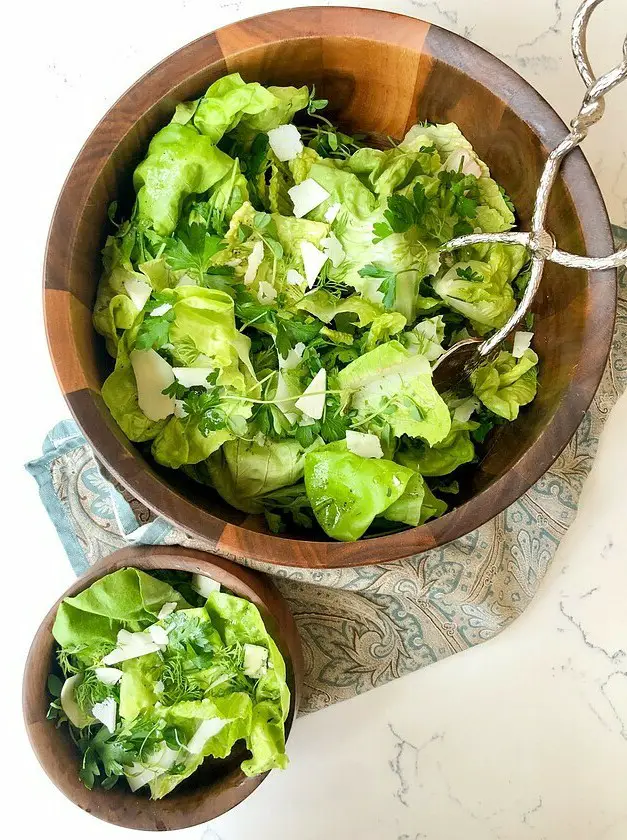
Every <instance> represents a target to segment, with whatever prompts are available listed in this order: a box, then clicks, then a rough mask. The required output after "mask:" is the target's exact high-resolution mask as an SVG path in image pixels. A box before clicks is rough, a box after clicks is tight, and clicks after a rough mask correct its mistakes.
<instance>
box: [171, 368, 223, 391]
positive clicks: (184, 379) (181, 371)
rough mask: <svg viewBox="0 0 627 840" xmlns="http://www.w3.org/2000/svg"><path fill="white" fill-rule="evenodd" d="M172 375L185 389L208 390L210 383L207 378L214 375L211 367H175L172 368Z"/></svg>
mask: <svg viewBox="0 0 627 840" xmlns="http://www.w3.org/2000/svg"><path fill="white" fill-rule="evenodd" d="M172 373H173V374H174V376H175V377H176V379H177V380H178V381H179V382H180V383H181V385H183V387H185V388H194V387H201V388H208V387H209V383H208V382H207V377H208V376H211V374H212V373H213V368H210V367H191V368H187V367H175V368H172Z"/></svg>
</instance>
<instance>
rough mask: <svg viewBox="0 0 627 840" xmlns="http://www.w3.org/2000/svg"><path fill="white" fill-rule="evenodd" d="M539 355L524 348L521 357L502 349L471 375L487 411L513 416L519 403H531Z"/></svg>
mask: <svg viewBox="0 0 627 840" xmlns="http://www.w3.org/2000/svg"><path fill="white" fill-rule="evenodd" d="M537 364H538V356H537V355H536V353H534V351H533V350H525V352H524V353H523V355H522V357H521V358H520V359H515V358H514V357H513V356H512V354H511V353H510V352H508V351H507V350H502V351H501V352H500V353H499V355H498V356H497V357H496V359H495V360H494V361H493V362H486V363H485V364H483V365H481V367H480V368H478V369H477V370H476V371H474V372H473V373H472V375H471V377H470V379H471V383H472V387H473V391H474V393H475V395H476V396H477V397H478V398H479V399H480V400H481V402H482V403H483V404H484V405H485V407H486V408H488V409H489V410H490V411H492V412H494V414H497V415H498V416H499V417H503V418H505V420H515V419H516V418H517V417H518V412H519V411H520V407H521V406H523V405H527V404H528V403H530V402H531V401H532V400H533V398H534V397H535V395H536V390H537V385H538V383H537V367H536V366H537Z"/></svg>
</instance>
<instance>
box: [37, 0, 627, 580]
mask: <svg viewBox="0 0 627 840" xmlns="http://www.w3.org/2000/svg"><path fill="white" fill-rule="evenodd" d="M234 70H238V71H239V72H241V73H242V75H243V76H244V77H245V78H246V79H250V80H253V79H255V80H258V81H261V82H263V83H267V84H309V85H311V84H315V85H316V89H317V91H318V93H319V95H321V96H324V97H326V98H328V99H329V100H330V110H331V112H332V114H333V116H334V117H335V118H336V119H338V120H339V122H340V124H341V125H342V126H343V127H345V128H348V129H349V130H356V129H364V130H370V131H373V132H377V133H383V134H385V133H391V134H394V135H398V136H400V135H402V134H403V132H404V131H405V129H406V128H407V127H408V126H409V125H411V124H412V123H413V122H414V121H415V120H417V119H429V120H433V121H438V122H448V121H455V122H457V123H458V124H459V126H460V127H461V129H462V131H463V132H464V133H465V134H466V136H467V137H468V138H469V140H470V141H471V142H472V143H473V145H474V146H475V148H476V149H477V151H478V152H479V154H480V155H481V156H482V157H483V158H484V159H485V160H486V162H487V163H488V165H489V166H490V168H491V170H492V173H493V175H494V177H495V178H496V179H497V181H498V182H499V183H501V184H502V185H503V186H504V187H505V189H506V190H507V191H508V192H509V194H510V195H511V196H512V198H513V200H514V202H515V204H516V207H517V209H518V210H519V214H520V219H521V226H522V227H526V226H528V224H529V221H530V218H531V213H532V209H533V200H534V196H535V191H536V187H537V184H538V179H539V176H540V172H541V170H542V167H543V164H544V161H545V160H546V157H547V154H548V151H549V150H550V149H552V148H553V147H554V146H555V145H556V144H557V143H558V142H559V140H560V139H561V138H562V137H563V136H564V135H565V134H566V127H565V126H564V124H563V123H562V121H561V120H560V119H559V117H558V116H557V115H556V114H555V112H554V111H553V110H552V109H551V108H550V106H549V105H548V104H547V103H546V102H545V101H544V99H542V97H541V96H540V95H539V94H538V93H537V92H536V91H535V90H534V89H533V88H532V87H531V86H530V85H528V84H527V83H526V82H525V81H524V80H523V79H521V78H520V76H518V75H517V74H516V73H515V72H514V71H513V70H511V69H510V68H508V67H507V66H506V65H504V64H503V63H502V62H501V61H499V60H498V59H496V58H495V57H494V56H492V55H490V54H489V53H487V52H486V51H485V50H482V49H481V48H479V47H477V46H476V45H474V44H472V43H471V42H469V41H467V40H465V39H464V38H461V37H459V36H457V35H454V34H452V33H450V32H447V31H446V30H444V29H440V28H439V27H436V26H429V25H428V24H426V23H424V22H423V21H418V20H415V19H413V18H407V17H403V16H400V15H394V14H390V13H387V12H378V11H372V10H365V9H347V8H332V9H327V8H322V7H315V8H305V9H296V10H290V11H281V12H274V13H271V14H269V15H262V16H261V17H257V18H251V19H249V20H246V21H243V22H241V23H237V24H233V25H232V26H227V27H225V28H224V29H221V30H219V31H218V32H216V33H215V34H214V35H210V36H206V38H204V39H200V40H199V41H196V42H194V43H193V44H190V45H189V46H187V47H184V48H183V49H182V50H180V51H179V52H178V53H175V54H174V55H172V56H170V58H168V59H166V60H165V61H164V62H162V63H161V64H160V65H159V66H158V67H157V68H155V70H154V71H151V72H150V73H148V74H147V75H146V76H144V78H143V79H141V80H140V81H139V82H138V83H137V84H136V85H135V86H134V87H133V88H131V90H130V91H129V92H128V93H127V94H125V96H124V97H122V99H121V100H120V101H119V103H117V104H116V105H115V106H114V107H113V109H112V110H111V111H110V112H109V114H107V116H106V117H105V118H104V119H103V121H102V122H101V123H100V124H99V126H98V127H97V128H96V129H95V131H94V133H93V134H92V135H91V137H90V138H89V140H88V141H87V143H86V145H85V147H84V148H83V151H82V152H81V154H80V156H79V158H78V161H77V164H76V165H75V167H74V169H73V170H72V172H71V173H70V176H69V178H68V181H67V183H66V185H65V187H64V190H63V193H62V195H61V199H60V202H59V206H58V209H57V212H56V214H55V217H54V220H53V224H52V228H51V235H50V244H49V248H48V252H47V259H46V285H47V287H48V288H54V289H63V290H66V291H69V292H71V293H72V294H73V295H74V296H75V297H77V298H78V299H80V300H81V301H83V302H84V303H85V304H87V305H89V304H90V303H91V301H92V300H93V297H94V294H95V289H96V284H97V279H98V274H99V254H98V247H99V244H100V243H101V242H102V239H103V236H104V220H105V213H106V206H107V204H108V202H109V200H111V199H113V198H114V197H116V196H117V195H118V193H120V192H121V193H122V195H123V196H127V197H128V196H129V185H130V182H131V173H132V168H133V165H134V163H135V162H137V161H138V160H139V159H140V158H141V156H142V154H143V153H144V152H145V147H146V143H147V140H148V138H149V136H150V135H151V133H152V132H154V131H155V130H156V129H157V128H158V127H159V126H160V125H161V124H163V123H165V122H166V121H167V120H168V118H169V116H170V115H171V114H172V111H173V108H174V105H175V102H176V101H177V99H184V98H189V97H192V96H197V95H199V94H200V93H202V91H203V89H204V88H205V87H206V86H207V84H208V83H209V82H210V81H212V80H213V79H215V78H217V77H218V76H220V75H222V74H223V73H224V72H226V71H234ZM127 200H128V199H127ZM548 225H549V228H550V229H551V230H552V231H553V233H554V234H555V236H556V238H557V240H558V242H559V244H560V246H561V247H563V248H565V249H569V250H573V251H576V252H579V253H591V254H606V253H610V251H611V250H612V237H611V229H610V226H609V222H608V219H607V214H606V212H605V207H604V204H603V200H602V198H601V196H600V193H599V190H598V187H597V184H596V182H595V180H594V178H593V176H592V173H591V171H590V168H589V166H588V164H587V162H586V160H585V158H584V156H583V154H582V153H581V152H580V151H576V152H574V153H572V154H571V155H570V156H569V158H568V159H567V161H566V163H565V165H564V167H563V170H562V173H561V175H560V177H559V178H558V180H557V183H556V187H555V190H554V192H553V194H552V197H551V202H550V206H549V213H548ZM68 237H69V239H68ZM68 241H69V244H68ZM69 300H70V296H69V295H68V297H67V301H69ZM67 305H68V306H69V303H68V304H67ZM615 308H616V274H615V272H613V271H608V272H581V271H572V270H568V269H565V268H562V267H559V266H552V265H551V266H548V267H547V270H546V274H545V277H544V280H543V284H542V287H541V289H540V292H539V294H538V297H537V300H536V303H535V311H536V316H537V317H536V321H535V331H536V346H537V349H538V351H539V355H540V359H541V373H540V383H541V387H540V390H539V394H538V398H537V399H536V400H535V402H534V403H533V404H532V405H531V406H530V407H528V408H527V409H525V410H524V411H523V413H522V414H521V417H520V420H519V421H518V422H516V423H513V424H507V425H506V426H503V427H501V428H500V429H499V432H498V434H497V435H495V436H494V438H493V439H492V441H491V444H490V447H489V450H488V451H487V452H486V454H485V457H484V458H483V460H482V462H481V464H479V465H478V466H477V468H476V469H475V471H474V473H473V474H472V476H470V477H469V479H468V481H467V482H466V486H465V488H464V493H463V494H462V496H461V498H460V502H461V504H460V505H459V507H458V508H457V509H455V510H453V511H451V512H450V513H448V514H447V515H446V516H444V517H442V518H441V519H439V520H437V521H435V522H432V523H428V524H427V525H423V526H421V527H420V528H416V529H408V530H406V531H403V532H401V533H397V534H392V535H389V536H382V537H377V538H372V539H367V540H363V541H361V542H360V543H357V544H351V545H346V544H340V543H334V542H330V541H328V540H326V539H325V537H324V535H322V534H321V533H320V532H314V533H313V534H294V535H290V536H289V537H286V536H283V535H282V536H274V535H272V534H270V533H269V532H268V531H267V529H266V526H265V523H264V522H263V520H262V519H261V518H260V517H250V516H246V515H245V514H242V513H240V512H239V511H235V510H234V509H233V508H230V507H229V506H228V505H226V504H225V503H224V502H223V501H222V500H220V499H219V498H218V497H217V496H216V495H215V494H213V493H212V492H211V491H209V490H206V489H205V488H202V487H199V486H198V485H193V484H191V483H190V482H188V481H187V480H186V479H185V478H184V477H183V476H181V475H178V474H177V473H173V472H172V471H168V470H165V469H160V468H158V467H156V466H155V465H154V464H152V463H151V462H150V460H149V459H147V458H146V457H144V455H143V454H142V452H140V451H139V449H138V448H137V447H134V446H133V445H131V444H130V443H129V442H128V441H127V440H126V439H125V438H124V436H123V435H122V433H121V432H120V430H119V429H117V427H116V426H115V423H113V421H112V420H111V418H110V416H109V415H108V412H107V410H106V407H105V406H104V404H103V403H102V400H101V399H100V397H99V395H98V394H97V393H96V391H97V388H94V386H93V374H90V375H89V376H87V373H85V376H84V377H81V375H80V373H81V371H83V370H84V371H85V372H87V371H88V370H89V371H93V370H96V371H97V374H98V382H99V383H100V382H102V381H103V379H104V377H105V376H106V374H107V372H108V370H109V369H110V361H108V360H106V359H105V357H104V355H103V352H102V343H101V341H100V340H99V339H98V337H97V336H96V335H95V334H92V336H91V344H89V345H88V346H85V341H84V340H82V339H81V341H79V340H78V339H76V340H74V341H72V342H69V343H68V342H67V341H63V340H61V338H60V336H59V331H58V330H57V331H56V333H55V331H54V329H52V328H51V323H50V317H51V313H52V311H53V309H52V308H51V307H50V308H49V307H48V305H47V306H46V315H47V326H48V334H49V339H50V347H51V353H52V356H53V359H54V363H55V367H56V369H57V374H58V376H59V380H60V382H61V384H62V387H64V390H65V391H66V396H67V399H68V402H69V404H70V407H71V409H72V411H73V413H74V415H75V417H76V419H77V421H78V422H79V425H80V426H81V428H82V429H83V431H84V432H85V434H86V436H87V437H88V439H89V440H90V441H91V443H92V444H93V446H94V448H95V450H96V451H97V453H98V455H99V457H100V459H101V460H102V461H103V463H104V464H105V465H106V467H107V469H108V470H110V472H111V473H112V474H113V475H115V476H117V477H118V478H119V479H120V481H121V482H122V483H123V484H124V485H125V486H126V487H128V488H129V490H130V491H131V492H132V493H134V494H135V495H136V496H138V497H139V498H140V499H141V500H142V501H144V502H145V503H146V504H147V505H148V506H149V507H150V508H152V509H153V510H155V511H157V512H159V513H161V514H162V515H164V516H165V517H166V518H168V519H170V520H171V521H173V522H175V523H176V524H177V525H178V526H180V527H181V528H183V529H184V530H186V531H188V532H190V533H194V534H197V535H199V536H201V537H203V538H205V539H208V540H210V542H211V543H212V544H213V545H215V546H217V548H218V549H219V550H221V551H225V552H229V553H232V554H233V555H234V556H236V557H240V558H251V557H252V558H256V559H258V560H264V561H266V562H270V563H277V564H280V565H293V566H311V567H320V568H328V567H338V566H349V565H360V564H367V563H378V562H385V561H387V560H392V559H396V558H399V557H405V556H408V555H411V554H417V553H419V552H421V551H425V550H427V549H430V548H433V547H435V546H439V545H443V544H445V543H446V542H448V541H450V540H453V539H456V538H458V537H460V536H462V535H464V534H466V533H468V532H469V531H471V530H473V529H474V528H476V527H478V526H479V525H481V524H483V523H484V522H485V521H487V520H488V519H490V518H491V517H493V516H494V515H496V514H497V513H499V512H500V511H501V510H503V509H504V508H505V507H506V506H507V505H509V504H511V503H512V502H513V501H515V500H516V499H517V498H518V497H519V496H520V495H522V493H524V492H525V490H527V489H528V487H530V486H531V485H532V484H533V483H534V482H535V481H536V480H537V479H538V478H539V477H540V476H541V475H542V474H543V473H544V472H545V471H546V469H547V468H548V467H549V466H550V464H551V463H552V462H553V461H554V460H555V458H556V457H557V455H558V454H559V453H560V452H561V450H562V449H563V447H564V446H565V445H566V443H567V442H568V440H569V439H570V437H571V436H572V434H573V433H574V431H575V430H576V428H577V426H578V424H579V422H580V420H581V418H582V417H583V414H584V412H585V411H586V409H587V407H588V405H589V404H590V401H591V399H592V397H593V395H594V392H595V390H596V387H597V385H598V383H599V381H600V379H601V375H602V372H603V369H604V366H605V361H606V358H607V354H608V352H609V347H610V342H611V336H612V331H613V325H614V315H615ZM57 314H58V313H57ZM66 320H67V319H66ZM69 323H70V324H71V325H73V324H74V323H75V322H74V321H72V320H71V319H70V320H69ZM72 329H75V327H74V326H72ZM68 347H69V348H70V352H71V351H72V350H73V351H74V352H75V354H76V355H75V357H74V358H72V359H69V358H67V352H68V349H67V348H68ZM78 348H80V353H79V350H78ZM66 368H67V370H66ZM77 374H78V375H77ZM77 382H81V383H87V384H86V386H84V387H82V388H81V389H80V390H74V389H71V388H70V387H68V385H71V384H73V383H77ZM72 391H73V392H72Z"/></svg>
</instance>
